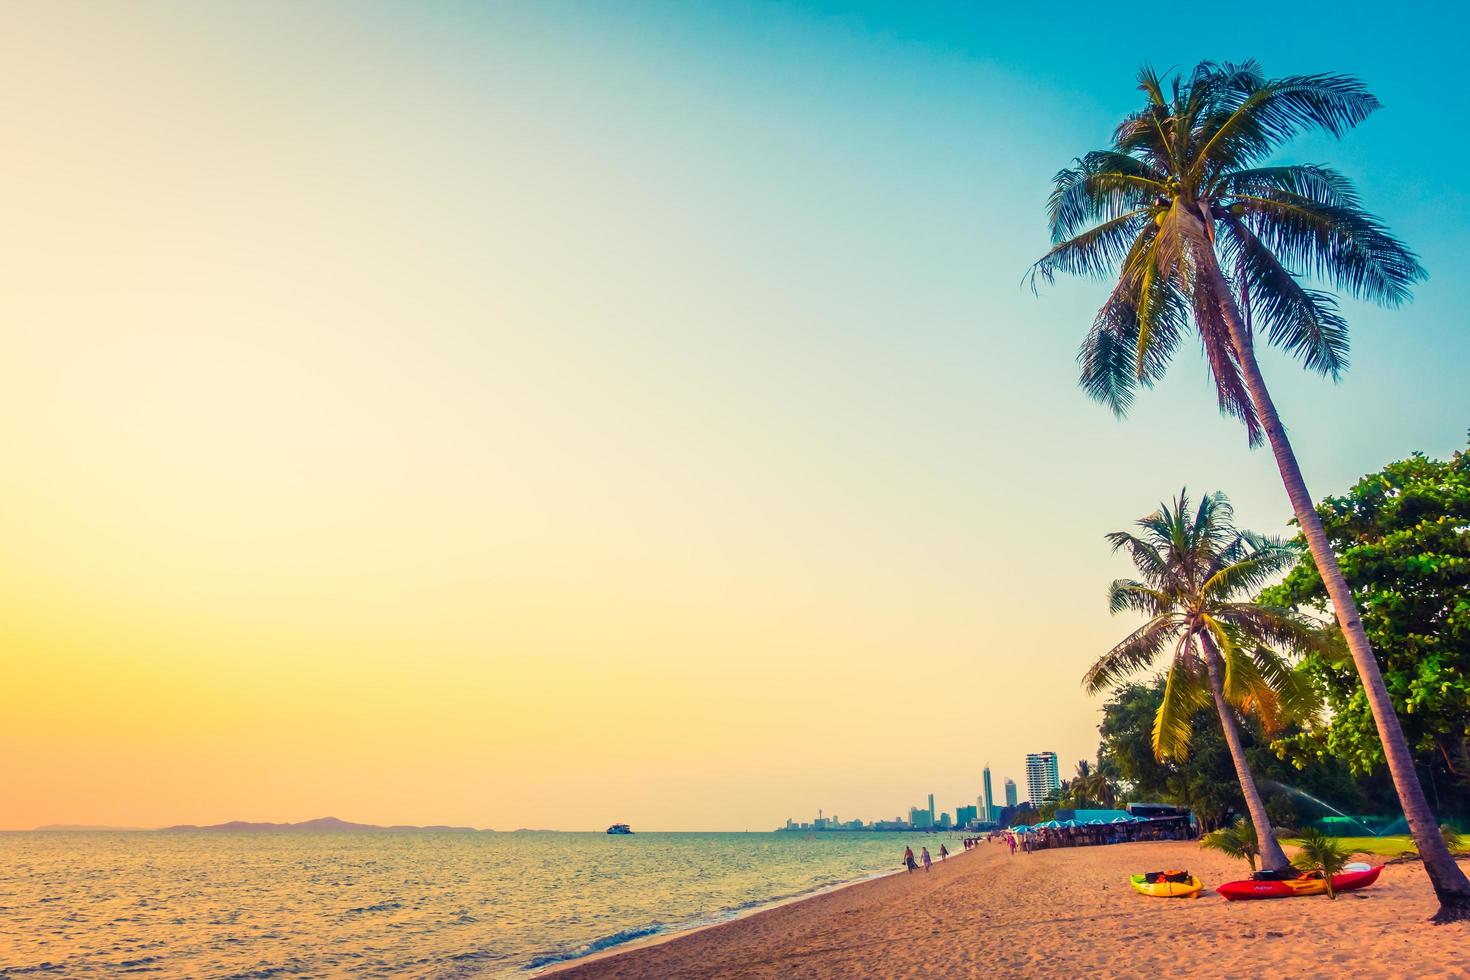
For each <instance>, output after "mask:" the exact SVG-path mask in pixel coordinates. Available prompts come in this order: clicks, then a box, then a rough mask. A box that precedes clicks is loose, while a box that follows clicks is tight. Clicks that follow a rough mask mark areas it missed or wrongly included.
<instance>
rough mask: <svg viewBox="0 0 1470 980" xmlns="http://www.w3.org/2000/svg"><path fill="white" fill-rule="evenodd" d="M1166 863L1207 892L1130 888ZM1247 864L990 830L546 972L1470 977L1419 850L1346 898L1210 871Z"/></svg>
mask: <svg viewBox="0 0 1470 980" xmlns="http://www.w3.org/2000/svg"><path fill="white" fill-rule="evenodd" d="M1362 860H1369V861H1371V862H1372V863H1377V862H1378V861H1381V860H1382V859H1381V858H1376V859H1375V858H1369V857H1364V858H1362ZM895 863H897V862H896V860H895ZM1160 868H1188V869H1189V870H1191V871H1193V872H1194V873H1195V874H1196V875H1198V876H1199V877H1200V878H1201V880H1203V881H1204V882H1205V885H1206V889H1205V892H1204V894H1203V895H1201V896H1200V897H1199V898H1197V899H1158V898H1147V897H1144V896H1141V895H1138V894H1136V893H1135V892H1134V891H1133V890H1132V889H1131V888H1130V887H1129V885H1128V875H1130V874H1133V873H1136V872H1139V871H1152V870H1157V869H1160ZM1246 872H1247V868H1246V866H1245V864H1244V863H1243V862H1239V861H1232V860H1230V859H1228V858H1225V857H1222V856H1220V855H1218V854H1213V853H1211V852H1207V851H1201V850H1200V848H1199V847H1198V845H1196V844H1194V843H1146V844H1116V845H1112V846H1107V847H1081V848H1062V849H1058V850H1051V851H1041V852H1038V853H1036V854H1033V855H1029V856H1028V855H1026V854H1023V853H1018V854H1016V856H1015V857H1011V856H1010V855H1009V854H1008V853H1007V852H1006V849H1005V848H1004V846H1003V845H1001V844H999V843H992V844H982V845H980V847H978V848H976V849H975V850H972V851H969V852H961V853H960V854H958V855H955V856H953V857H951V858H950V859H949V861H947V862H945V863H943V864H935V865H934V870H933V871H931V872H929V873H928V874H925V873H924V872H922V871H919V872H915V873H913V874H899V875H894V876H891V877H886V878H880V879H877V880H874V881H869V882H864V883H863V884H860V885H854V886H853V887H851V888H845V889H841V890H839V891H835V892H831V893H829V894H825V895H819V896H816V897H814V898H811V899H807V900H805V901H801V902H796V903H793V904H790V905H784V906H780V907H778V908H773V909H770V910H768V911H765V912H760V913H758V914H756V915H752V916H750V917H748V918H744V919H737V920H735V921H732V922H728V923H724V924H721V925H717V926H713V927H710V928H708V929H704V930H700V931H698V932H693V933H688V934H685V935H683V936H679V937H676V938H673V939H670V940H668V941H666V942H661V943H657V944H654V945H648V946H644V947H641V948H637V949H629V950H623V951H614V952H611V953H608V954H604V955H603V956H601V957H597V958H592V959H587V960H580V961H577V962H576V963H573V964H569V965H568V966H566V967H563V968H562V969H559V970H555V971H552V973H551V974H549V975H551V976H555V977H556V980H614V978H617V980H623V978H626V980H645V978H649V977H659V978H664V980H674V978H690V980H692V978H706V977H741V978H747V977H756V978H777V977H780V978H792V977H885V978H886V977H895V978H900V977H912V978H920V977H938V976H948V977H964V976H999V977H1037V976H1089V977H1136V976H1141V975H1159V974H1164V973H1177V972H1183V973H1186V974H1188V975H1190V976H1197V977H1223V976H1234V977H1242V976H1261V975H1268V974H1269V975H1280V976H1355V977H1404V978H1409V977H1415V978H1421V977H1436V978H1437V977H1467V976H1470V924H1456V925H1448V926H1433V925H1430V924H1428V922H1427V921H1426V920H1427V919H1428V918H1429V916H1430V915H1432V914H1433V912H1434V910H1435V907H1436V906H1435V902H1434V896H1433V892H1431V891H1430V888H1429V883H1428V881H1427V880H1426V878H1425V875H1424V869H1423V867H1422V866H1421V865H1419V864H1418V862H1410V863H1405V864H1396V865H1389V866H1388V867H1387V868H1385V869H1384V871H1383V874H1382V876H1381V877H1380V878H1379V879H1378V882H1377V884H1375V885H1374V886H1372V887H1371V888H1367V889H1364V890H1362V891H1358V892H1349V893H1346V894H1343V895H1340V896H1338V898H1337V899H1336V900H1335V901H1334V900H1329V899H1327V898H1326V897H1314V898H1292V899H1281V900H1276V901H1256V902H1226V901H1225V900H1224V899H1223V898H1221V897H1220V896H1218V895H1216V894H1214V891H1213V888H1212V887H1211V886H1213V885H1216V884H1219V883H1221V882H1225V881H1231V880H1236V879H1239V878H1244V877H1246Z"/></svg>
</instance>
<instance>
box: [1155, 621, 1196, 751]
mask: <svg viewBox="0 0 1470 980" xmlns="http://www.w3.org/2000/svg"><path fill="white" fill-rule="evenodd" d="M1187 639H1188V637H1187V636H1186V637H1184V638H1183V639H1182V640H1181V645H1182V644H1183V641H1184V640H1187ZM1209 703H1210V693H1209V689H1208V687H1207V686H1206V684H1205V682H1204V678H1203V677H1202V676H1201V674H1200V672H1199V671H1198V670H1192V669H1190V668H1188V667H1187V666H1185V664H1184V663H1183V662H1182V661H1180V660H1177V659H1176V661H1175V663H1174V665H1173V666H1172V667H1171V668H1170V669H1169V672H1168V675H1167V679H1166V680H1165V681H1164V700H1163V701H1162V702H1161V703H1160V704H1159V710H1158V713H1157V714H1156V715H1154V731H1153V743H1154V756H1155V758H1157V759H1160V760H1163V759H1184V758H1187V757H1188V756H1189V743H1190V740H1191V738H1192V736H1193V735H1194V729H1193V727H1192V722H1193V720H1194V716H1195V715H1196V714H1198V713H1199V710H1200V709H1201V708H1203V707H1206V706H1207V705H1209Z"/></svg>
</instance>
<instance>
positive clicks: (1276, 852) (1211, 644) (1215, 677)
mask: <svg viewBox="0 0 1470 980" xmlns="http://www.w3.org/2000/svg"><path fill="white" fill-rule="evenodd" d="M1199 638H1200V640H1201V641H1202V642H1203V643H1204V647H1205V672H1206V673H1208V674H1209V676H1210V694H1211V695H1213V696H1214V698H1215V710H1216V711H1217V712H1219V715H1220V727H1221V728H1223V729H1225V744H1226V745H1228V746H1230V759H1231V761H1233V762H1234V763H1235V775H1236V776H1237V777H1238V778H1239V779H1240V791H1241V793H1243V794H1244V795H1245V808H1246V810H1247V811H1249V813H1250V815H1251V823H1252V824H1254V825H1255V828H1256V841H1257V843H1258V846H1259V847H1260V849H1261V866H1262V867H1264V868H1265V869H1266V870H1268V871H1273V870H1275V869H1277V868H1284V867H1286V866H1288V865H1289V864H1291V862H1290V861H1288V860H1287V859H1286V852H1285V851H1283V850H1282V849H1281V844H1280V843H1278V842H1277V840H1276V834H1275V832H1274V831H1272V829H1271V818H1270V817H1269V816H1267V815H1266V803H1265V801H1264V800H1262V799H1261V791H1260V790H1258V789H1256V779H1255V777H1254V776H1252V775H1251V767H1250V763H1248V762H1246V759H1245V745H1244V744H1243V743H1242V742H1241V741H1240V728H1239V727H1238V726H1237V725H1236V724H1235V712H1234V711H1232V710H1231V708H1230V705H1229V704H1227V703H1226V701H1225V680H1224V678H1223V677H1222V676H1221V673H1220V651H1219V650H1217V649H1216V648H1215V641H1214V640H1212V639H1211V638H1210V635H1209V634H1208V633H1200V634H1199Z"/></svg>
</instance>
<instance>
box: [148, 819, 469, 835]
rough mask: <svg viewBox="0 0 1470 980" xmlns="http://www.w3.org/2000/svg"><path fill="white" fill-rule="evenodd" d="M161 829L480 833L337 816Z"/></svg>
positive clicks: (231, 831) (225, 831)
mask: <svg viewBox="0 0 1470 980" xmlns="http://www.w3.org/2000/svg"><path fill="white" fill-rule="evenodd" d="M161 829H162V830H163V832H164V833H169V832H171V831H188V830H196V831H219V832H222V833H248V832H253V831H273V830H275V831H279V830H294V831H307V832H310V833H318V834H321V833H329V834H358V833H371V832H374V831H385V830H414V831H423V832H437V833H462V834H473V833H477V831H476V830H475V828H474V827H445V826H433V827H409V826H406V825H396V826H393V827H380V826H378V825H377V824H371V823H352V822H351V821H348V820H338V819H337V818H336V817H318V818H317V819H315V820H303V821H301V822H300V823H251V822H249V821H247V820H231V821H230V822H229V823H216V824H210V825H209V826H207V827H200V826H198V825H197V824H192V823H185V824H179V825H178V826H176V827H163V828H161Z"/></svg>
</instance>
